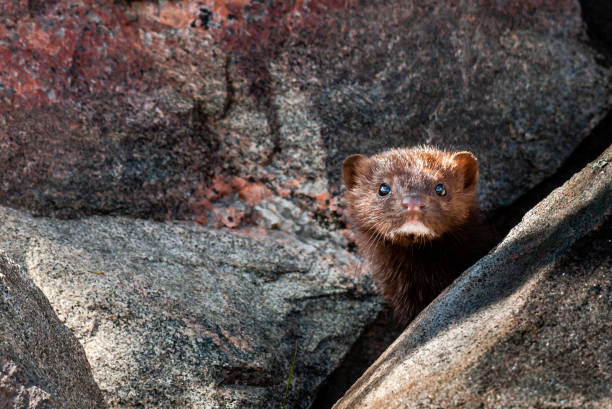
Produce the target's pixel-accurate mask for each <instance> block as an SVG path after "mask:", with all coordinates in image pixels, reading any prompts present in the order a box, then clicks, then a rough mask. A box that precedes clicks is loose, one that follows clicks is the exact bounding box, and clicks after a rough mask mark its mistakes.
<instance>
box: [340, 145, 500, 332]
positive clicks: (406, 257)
mask: <svg viewBox="0 0 612 409" xmlns="http://www.w3.org/2000/svg"><path fill="white" fill-rule="evenodd" d="M342 176H343V179H344V184H345V185H346V188H347V192H346V199H347V204H348V208H349V211H350V215H351V222H352V223H351V224H352V227H353V230H354V231H355V236H356V240H357V246H358V248H359V252H360V254H361V255H362V256H363V257H364V258H365V259H366V260H367V262H368V263H369V264H370V266H371V268H372V271H373V274H374V278H375V279H376V280H377V281H378V283H379V284H380V286H381V288H382V293H383V296H384V297H385V299H387V300H388V301H389V303H390V304H391V306H392V308H393V310H394V313H395V316H396V319H397V321H398V323H399V325H401V326H406V325H407V324H408V323H409V322H410V321H411V320H412V319H413V318H414V316H415V315H416V314H417V313H418V312H420V311H421V310H422V309H423V308H424V307H425V306H426V305H427V304H429V302H431V301H432V300H433V299H434V298H435V297H436V296H437V295H438V294H439V293H440V292H441V291H442V290H443V289H444V288H445V287H446V286H448V285H449V284H450V283H451V282H452V281H453V280H454V279H455V278H456V277H457V276H458V275H459V274H461V272H463V271H464V270H465V269H466V268H467V267H469V266H470V265H472V264H473V263H474V262H475V261H476V260H478V258H480V257H481V256H482V255H484V254H485V253H486V251H487V250H488V249H489V248H490V244H491V239H492V234H491V231H490V229H489V227H488V226H487V225H486V224H485V223H484V219H483V217H482V214H481V211H480V208H479V207H478V201H477V193H476V191H477V184H478V161H477V159H476V158H475V157H474V155H472V154H471V153H470V152H450V151H442V150H438V149H435V148H431V147H417V148H411V149H392V150H389V151H386V152H383V153H380V154H378V155H374V156H372V157H367V156H364V155H351V156H349V157H348V158H346V159H345V160H344V163H343V164H342Z"/></svg>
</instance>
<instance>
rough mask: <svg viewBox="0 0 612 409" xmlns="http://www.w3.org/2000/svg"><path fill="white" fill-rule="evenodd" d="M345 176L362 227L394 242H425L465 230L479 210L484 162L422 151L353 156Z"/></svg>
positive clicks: (467, 154)
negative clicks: (481, 164)
mask: <svg viewBox="0 0 612 409" xmlns="http://www.w3.org/2000/svg"><path fill="white" fill-rule="evenodd" d="M342 176H343V179H344V184H345V185H346V188H347V194H346V198H347V202H348V206H349V209H350V212H351V215H352V217H353V222H354V223H355V224H356V225H357V226H356V227H358V229H360V230H361V231H362V232H363V233H365V234H368V235H371V236H376V237H377V238H379V239H386V240H389V241H391V242H396V243H406V244H410V243H413V242H424V241H429V240H433V239H435V238H438V237H440V236H442V235H444V234H445V233H449V232H452V231H454V230H456V229H460V228H461V226H463V225H464V224H466V223H467V222H468V219H469V216H470V213H471V212H472V211H473V210H474V209H475V208H477V206H478V205H477V200H476V185H477V182H478V162H477V160H476V158H475V157H474V155H472V154H471V153H470V152H447V151H440V150H437V149H434V148H429V147H419V148H412V149H392V150H389V151H386V152H383V153H381V154H378V155H375V156H372V157H367V156H363V155H351V156H349V157H348V158H346V159H345V160H344V163H343V164H342Z"/></svg>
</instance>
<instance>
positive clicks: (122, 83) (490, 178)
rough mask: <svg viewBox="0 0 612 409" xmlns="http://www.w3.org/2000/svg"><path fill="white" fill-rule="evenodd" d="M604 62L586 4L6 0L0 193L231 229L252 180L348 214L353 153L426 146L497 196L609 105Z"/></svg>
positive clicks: (326, 210) (510, 194)
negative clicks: (467, 166) (474, 169)
mask: <svg viewBox="0 0 612 409" xmlns="http://www.w3.org/2000/svg"><path fill="white" fill-rule="evenodd" d="M598 61H599V60H598V53H597V51H595V50H594V49H592V48H591V47H590V46H589V45H588V44H587V38H586V34H585V29H584V24H583V21H582V19H581V14H580V5H579V3H578V1H577V0H562V1H556V2H554V3H546V2H540V1H529V0H510V1H505V2H490V1H455V2H452V3H448V2H446V1H442V0H436V1H433V2H432V1H427V2H425V1H417V2H415V1H409V0H394V1H390V0H389V1H382V2H376V4H374V3H372V2H367V1H350V2H347V1H337V0H317V1H308V2H303V1H285V2H261V1H255V0H252V1H251V0H246V1H233V0H232V1H229V0H228V1H192V0H183V1H172V2H157V1H112V0H83V1H79V2H76V1H75V2H73V1H61V2H60V1H52V2H40V1H29V2H4V3H3V4H2V5H0V174H2V175H3V180H2V183H1V184H0V203H2V204H4V205H9V206H13V207H19V208H25V209H29V210H31V211H33V212H35V213H36V214H38V215H54V216H59V217H75V216H83V215H91V214H114V215H117V214H119V215H132V216H137V217H145V218H154V219H164V220H165V219H193V220H196V221H198V222H200V223H202V224H210V225H215V226H216V225H224V226H226V227H238V226H240V225H252V224H254V223H257V216H258V212H257V211H256V210H255V209H254V208H253V206H254V205H255V203H252V202H248V200H244V199H236V200H229V199H230V198H231V196H230V197H228V198H225V199H226V200H225V201H224V200H222V199H224V197H222V196H219V195H217V194H214V192H213V193H211V191H212V189H216V187H215V186H216V184H218V183H219V181H223V183H230V184H231V180H232V178H241V179H243V180H245V181H247V182H248V183H256V184H260V185H262V186H263V187H264V188H265V189H267V191H269V192H270V194H271V195H274V196H277V197H281V198H285V199H289V200H292V201H294V202H295V205H297V206H299V207H301V208H302V209H304V210H307V211H309V212H310V213H311V216H312V217H314V218H316V219H317V220H318V221H319V222H320V223H322V224H323V225H325V226H326V227H328V228H336V227H338V223H337V222H336V221H335V220H336V219H337V215H338V214H341V213H342V208H339V209H337V208H334V207H333V206H331V207H330V206H327V205H325V200H323V201H322V202H323V204H324V205H321V200H320V198H321V197H322V196H321V195H323V196H327V197H328V199H329V200H330V202H331V203H333V202H334V200H337V199H338V197H339V196H340V195H341V191H342V187H341V184H340V181H339V176H338V175H339V173H340V172H339V166H340V162H341V161H342V159H343V158H344V157H345V156H347V155H348V154H351V153H354V152H357V151H359V152H362V153H366V154H371V153H374V152H375V151H378V150H381V149H384V148H387V147H391V146H397V145H414V144H420V143H430V144H438V145H442V146H453V147H455V148H458V149H469V150H472V151H474V152H475V153H476V154H477V156H478V157H479V158H480V163H481V176H482V184H481V187H482V188H481V199H482V203H483V206H484V208H485V209H486V210H491V209H496V208H498V207H499V206H502V205H508V204H510V203H512V202H513V201H514V200H515V199H516V198H517V197H519V196H520V195H522V194H524V193H525V192H526V191H527V190H528V189H529V188H531V187H533V186H534V185H536V184H537V183H539V182H540V181H542V180H543V179H544V178H546V177H547V176H549V175H551V174H552V173H554V172H555V170H556V169H557V168H558V167H559V166H560V164H561V163H562V162H563V161H564V160H565V159H566V158H567V157H568V155H569V154H570V153H571V152H572V150H573V149H574V148H575V147H576V146H577V144H578V143H579V142H580V141H581V140H582V138H583V137H584V136H585V135H587V134H588V133H589V131H590V130H591V129H592V128H593V127H594V126H595V124H596V123H597V122H598V121H599V119H600V118H601V117H602V116H603V115H604V114H605V113H606V111H607V109H608V108H609V105H610V85H609V84H610V81H609V78H610V73H609V70H608V69H606V68H605V67H603V66H601V65H599V63H598ZM241 207H244V208H241ZM232 212H233V213H236V214H238V213H239V215H238V216H239V217H237V218H236V219H237V220H238V221H237V222H236V221H234V222H230V223H227V220H226V218H227V217H228V214H229V213H232ZM232 217H233V216H232ZM233 218H234V217H233ZM228 225H229V226H228Z"/></svg>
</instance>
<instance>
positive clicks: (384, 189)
mask: <svg viewBox="0 0 612 409" xmlns="http://www.w3.org/2000/svg"><path fill="white" fill-rule="evenodd" d="M389 193H391V188H390V187H389V185H388V184H386V183H383V184H382V185H380V187H379V188H378V196H387V195H388V194H389Z"/></svg>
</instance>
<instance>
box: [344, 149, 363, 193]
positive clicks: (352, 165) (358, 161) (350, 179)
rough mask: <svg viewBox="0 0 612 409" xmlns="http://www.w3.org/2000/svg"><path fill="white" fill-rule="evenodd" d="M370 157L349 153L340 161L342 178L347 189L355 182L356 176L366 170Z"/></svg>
mask: <svg viewBox="0 0 612 409" xmlns="http://www.w3.org/2000/svg"><path fill="white" fill-rule="evenodd" d="M369 162H370V159H369V158H368V157H367V156H364V155H358V154H357V155H351V156H349V157H348V158H346V159H344V162H342V179H344V185H345V186H346V188H347V189H349V190H350V189H352V188H353V186H355V183H357V176H358V175H363V174H364V173H366V172H367V169H368V166H369Z"/></svg>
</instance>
